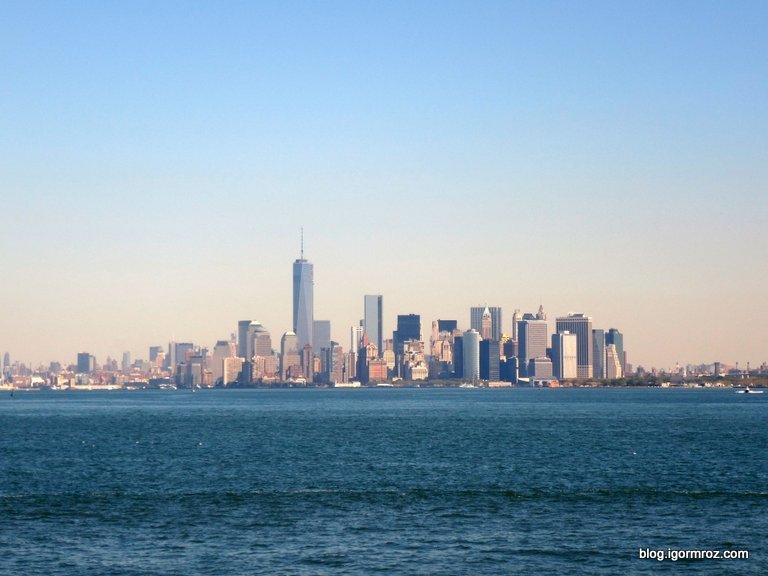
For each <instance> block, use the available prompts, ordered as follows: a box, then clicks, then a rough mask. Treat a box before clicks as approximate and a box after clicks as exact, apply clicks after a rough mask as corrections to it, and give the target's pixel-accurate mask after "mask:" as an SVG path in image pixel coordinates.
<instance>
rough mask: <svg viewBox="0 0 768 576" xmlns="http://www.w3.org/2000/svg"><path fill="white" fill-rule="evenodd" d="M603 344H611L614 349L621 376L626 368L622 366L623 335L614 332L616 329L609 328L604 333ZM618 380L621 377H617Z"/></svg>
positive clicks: (616, 331)
mask: <svg viewBox="0 0 768 576" xmlns="http://www.w3.org/2000/svg"><path fill="white" fill-rule="evenodd" d="M605 344H606V346H607V345H608V344H613V345H614V346H615V347H616V356H617V357H618V359H619V364H621V373H622V375H623V374H624V371H625V369H626V366H625V365H624V362H625V354H624V335H623V334H622V333H621V332H619V331H618V330H616V328H611V329H610V330H608V332H606V333H605ZM607 377H608V376H606V378H607ZM619 378H621V376H619Z"/></svg>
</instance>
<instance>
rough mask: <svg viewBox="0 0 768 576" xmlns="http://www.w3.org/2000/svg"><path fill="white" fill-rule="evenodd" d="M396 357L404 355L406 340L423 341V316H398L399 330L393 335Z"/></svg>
mask: <svg viewBox="0 0 768 576" xmlns="http://www.w3.org/2000/svg"><path fill="white" fill-rule="evenodd" d="M392 340H393V342H394V351H395V356H400V355H402V353H403V343H404V342H405V341H406V340H421V316H419V315H418V314H398V316H397V330H395V331H394V332H393V334H392Z"/></svg>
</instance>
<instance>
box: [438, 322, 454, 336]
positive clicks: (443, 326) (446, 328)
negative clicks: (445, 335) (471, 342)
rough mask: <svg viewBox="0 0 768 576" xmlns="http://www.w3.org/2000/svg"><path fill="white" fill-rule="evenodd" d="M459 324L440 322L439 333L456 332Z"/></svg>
mask: <svg viewBox="0 0 768 576" xmlns="http://www.w3.org/2000/svg"><path fill="white" fill-rule="evenodd" d="M457 324H458V322H457V321H456V320H438V321H437V331H438V332H450V333H451V334H453V332H454V331H455V330H456V327H457Z"/></svg>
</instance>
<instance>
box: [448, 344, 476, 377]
mask: <svg viewBox="0 0 768 576" xmlns="http://www.w3.org/2000/svg"><path fill="white" fill-rule="evenodd" d="M478 353H479V352H478ZM451 356H452V357H453V375H454V376H455V377H456V378H463V377H464V336H454V337H453V350H452V351H451Z"/></svg>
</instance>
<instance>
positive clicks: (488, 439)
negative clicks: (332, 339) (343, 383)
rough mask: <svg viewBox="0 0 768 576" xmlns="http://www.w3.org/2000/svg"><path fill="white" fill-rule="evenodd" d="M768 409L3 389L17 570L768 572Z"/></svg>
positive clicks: (479, 392) (8, 552)
mask: <svg viewBox="0 0 768 576" xmlns="http://www.w3.org/2000/svg"><path fill="white" fill-rule="evenodd" d="M767 424H768V394H763V395H761V396H757V395H755V396H745V395H740V394H736V393H735V392H734V391H733V390H645V389H643V390H621V389H605V390H601V389H544V390H533V389H506V390H485V389H476V390H472V389H355V390H349V389H347V390H344V389H336V390H334V389H309V390H201V391H199V392H198V393H196V394H192V393H190V392H189V391H135V392H124V391H114V392H30V393H21V392H16V394H15V395H14V396H13V397H11V396H10V395H9V394H8V393H7V392H4V393H3V395H2V397H0V574H14V575H28V574H45V575H47V576H56V575H78V576H81V575H97V574H98V575H102V574H126V575H133V574H135V575H138V574H163V575H166V574H179V575H194V574H215V575H225V574H307V575H309V574H334V575H335V574H354V575H364V574H365V575H367V574H375V573H379V574H440V575H443V574H472V575H474V574H568V575H570V574H598V575H603V574H604V575H615V574H622V575H631V574H711V575H722V574H754V575H764V574H768V549H767V547H768V427H767ZM641 548H643V549H645V548H649V549H653V550H669V549H673V550H720V551H722V550H748V551H749V554H750V557H749V559H748V560H723V559H720V560H714V559H710V560H678V561H677V562H673V561H671V560H664V561H657V560H653V559H640V558H639V550H640V549H641Z"/></svg>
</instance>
